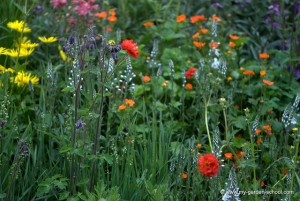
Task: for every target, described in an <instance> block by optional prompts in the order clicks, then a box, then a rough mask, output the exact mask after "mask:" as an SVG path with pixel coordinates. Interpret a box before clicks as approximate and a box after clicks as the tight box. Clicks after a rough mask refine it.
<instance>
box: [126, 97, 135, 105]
mask: <svg viewBox="0 0 300 201" xmlns="http://www.w3.org/2000/svg"><path fill="white" fill-rule="evenodd" d="M125 103H126V104H127V105H129V106H130V107H132V106H133V105H134V104H135V102H134V101H133V100H132V99H127V98H126V99H125Z"/></svg>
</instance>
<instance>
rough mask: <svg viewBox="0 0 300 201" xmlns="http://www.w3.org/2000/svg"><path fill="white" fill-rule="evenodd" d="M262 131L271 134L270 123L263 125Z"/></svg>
mask: <svg viewBox="0 0 300 201" xmlns="http://www.w3.org/2000/svg"><path fill="white" fill-rule="evenodd" d="M263 129H264V131H265V132H266V133H267V134H268V135H272V127H271V125H265V126H263Z"/></svg>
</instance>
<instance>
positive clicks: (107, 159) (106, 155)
mask: <svg viewBox="0 0 300 201" xmlns="http://www.w3.org/2000/svg"><path fill="white" fill-rule="evenodd" d="M100 159H104V160H105V161H106V162H107V163H108V164H110V165H112V164H113V157H112V156H111V155H109V154H102V155H101V156H100Z"/></svg>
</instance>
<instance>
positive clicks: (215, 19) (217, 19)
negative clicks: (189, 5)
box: [211, 15, 222, 22]
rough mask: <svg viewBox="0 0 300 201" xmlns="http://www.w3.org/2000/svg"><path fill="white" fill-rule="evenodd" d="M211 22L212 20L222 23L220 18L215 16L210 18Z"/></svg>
mask: <svg viewBox="0 0 300 201" xmlns="http://www.w3.org/2000/svg"><path fill="white" fill-rule="evenodd" d="M211 20H212V21H217V22H221V21H222V20H221V18H219V17H218V16H216V15H213V16H211Z"/></svg>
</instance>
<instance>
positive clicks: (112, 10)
mask: <svg viewBox="0 0 300 201" xmlns="http://www.w3.org/2000/svg"><path fill="white" fill-rule="evenodd" d="M108 13H109V14H110V15H113V16H114V15H116V11H115V10H114V9H109V11H108Z"/></svg>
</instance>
